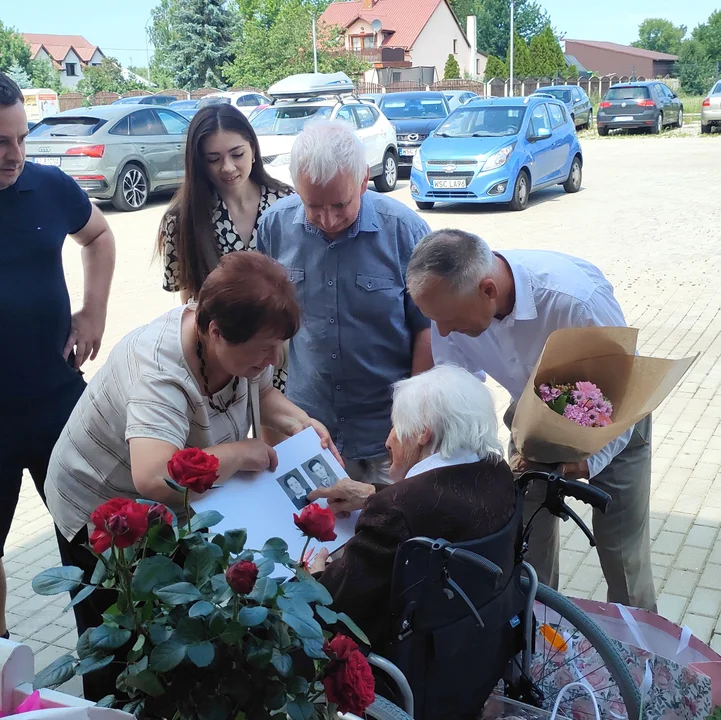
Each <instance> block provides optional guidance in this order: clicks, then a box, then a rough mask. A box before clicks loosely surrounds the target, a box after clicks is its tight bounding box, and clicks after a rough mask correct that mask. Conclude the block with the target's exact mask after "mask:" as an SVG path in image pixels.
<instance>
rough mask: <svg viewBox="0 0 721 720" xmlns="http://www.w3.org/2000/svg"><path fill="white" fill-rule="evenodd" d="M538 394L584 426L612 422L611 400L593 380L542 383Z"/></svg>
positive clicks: (602, 424)
mask: <svg viewBox="0 0 721 720" xmlns="http://www.w3.org/2000/svg"><path fill="white" fill-rule="evenodd" d="M538 396H539V397H540V398H541V400H543V402H544V403H546V405H548V407H550V408H551V410H553V411H554V412H557V413H558V414H559V415H563V417H565V418H568V419H569V420H572V421H573V422H575V423H576V424H577V425H581V426H583V427H606V425H610V424H611V422H612V421H611V414H612V413H613V406H612V405H611V401H610V400H609V399H608V398H607V397H606V396H605V395H604V394H603V393H602V392H601V390H600V389H599V388H598V387H597V386H596V385H594V384H593V383H592V382H587V381H582V380H579V381H578V382H576V383H564V384H558V385H551V384H549V383H541V384H540V385H539V386H538Z"/></svg>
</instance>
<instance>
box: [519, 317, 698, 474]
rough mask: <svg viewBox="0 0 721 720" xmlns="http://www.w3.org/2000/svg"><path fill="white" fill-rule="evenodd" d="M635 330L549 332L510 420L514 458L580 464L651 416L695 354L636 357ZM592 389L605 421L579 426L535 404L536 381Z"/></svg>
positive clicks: (538, 401) (569, 329) (622, 328)
mask: <svg viewBox="0 0 721 720" xmlns="http://www.w3.org/2000/svg"><path fill="white" fill-rule="evenodd" d="M637 337H638V330H637V329H635V328H627V327H588V328H566V329H563V330H556V331H555V332H554V333H551V335H550V336H549V338H548V340H547V341H546V345H545V347H544V348H543V352H542V353H541V357H540V358H539V359H538V362H537V363H536V366H535V368H534V369H533V372H532V373H531V376H530V378H529V379H528V383H527V384H526V387H525V389H524V390H523V394H522V395H521V398H520V400H519V401H518V405H517V407H516V413H515V416H514V418H513V426H512V428H511V433H512V436H513V442H514V443H515V445H516V448H517V449H518V452H519V453H520V455H521V456H522V457H523V458H524V459H526V460H531V461H534V462H539V463H546V464H553V465H555V464H557V463H573V462H581V461H582V460H585V459H586V458H588V457H590V456H591V455H593V454H595V453H597V452H598V451H599V450H600V449H601V448H602V447H604V446H605V445H607V444H608V443H609V442H611V441H612V440H614V439H615V438H617V437H618V436H619V435H622V434H623V433H624V432H625V431H626V430H628V429H629V428H630V427H631V426H633V425H635V424H636V423H637V422H638V421H639V420H641V419H642V418H644V417H646V415H648V414H649V413H651V412H653V411H654V410H655V409H656V408H657V407H658V406H659V405H660V404H661V402H662V401H663V400H664V399H665V398H666V397H667V396H668V394H669V393H670V392H671V390H673V388H674V387H675V386H676V384H677V383H678V382H679V380H681V378H682V377H683V375H684V374H685V373H686V371H687V370H688V369H689V367H691V365H692V364H693V362H694V360H695V359H696V357H698V355H695V356H693V357H687V358H683V359H682V360H666V359H664V358H653V357H643V356H640V355H636V339H637ZM579 380H584V381H589V382H592V383H594V384H595V385H597V386H598V387H599V388H600V389H601V390H602V392H603V394H604V395H605V396H606V397H607V398H608V399H609V400H610V402H611V404H612V406H613V414H612V416H611V421H612V422H611V423H610V424H609V425H606V426H605V427H583V426H581V425H578V424H576V423H575V422H573V421H572V420H569V419H568V418H565V417H563V416H562V415H559V414H558V413H556V412H554V411H553V410H551V408H549V407H548V406H547V405H546V403H544V402H543V400H541V398H540V397H539V396H538V393H537V392H536V388H538V386H539V385H540V384H541V383H549V384H555V383H575V382H577V381H579Z"/></svg>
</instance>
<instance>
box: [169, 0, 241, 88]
mask: <svg viewBox="0 0 721 720" xmlns="http://www.w3.org/2000/svg"><path fill="white" fill-rule="evenodd" d="M230 27H231V15H230V13H229V12H228V10H226V8H225V3H224V2H223V0H185V2H184V3H183V5H182V6H180V7H179V8H178V9H177V11H176V15H175V26H174V28H173V29H174V31H175V32H174V36H173V37H172V38H171V40H170V42H169V44H168V47H167V62H168V65H169V67H170V69H171V72H172V74H173V77H174V79H175V84H176V85H177V86H178V87H180V88H184V89H186V90H195V89H197V88H199V87H204V86H205V87H217V88H222V87H223V80H222V75H221V71H222V68H223V66H224V65H225V64H226V63H227V62H228V60H229V59H230V45H231V32H230Z"/></svg>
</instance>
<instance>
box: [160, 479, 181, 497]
mask: <svg viewBox="0 0 721 720" xmlns="http://www.w3.org/2000/svg"><path fill="white" fill-rule="evenodd" d="M163 480H165V484H166V485H167V486H168V487H171V488H173V490H176V491H177V492H180V493H183V494H185V488H184V487H183V486H182V485H178V483H176V482H175V480H171V479H170V478H163Z"/></svg>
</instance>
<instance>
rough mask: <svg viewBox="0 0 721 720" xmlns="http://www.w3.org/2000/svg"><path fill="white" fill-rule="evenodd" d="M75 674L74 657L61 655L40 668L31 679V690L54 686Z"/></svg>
mask: <svg viewBox="0 0 721 720" xmlns="http://www.w3.org/2000/svg"><path fill="white" fill-rule="evenodd" d="M74 675H75V658H74V657H73V656H72V655H63V656H61V657H59V658H58V659H57V660H55V661H54V662H51V663H50V665H48V666H47V667H46V668H45V669H44V670H41V671H40V672H39V673H38V674H37V675H36V676H35V679H34V680H33V690H37V689H39V688H56V687H58V686H59V685H62V684H63V683H64V682H67V681H68V680H70V678H71V677H73V676H74Z"/></svg>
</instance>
